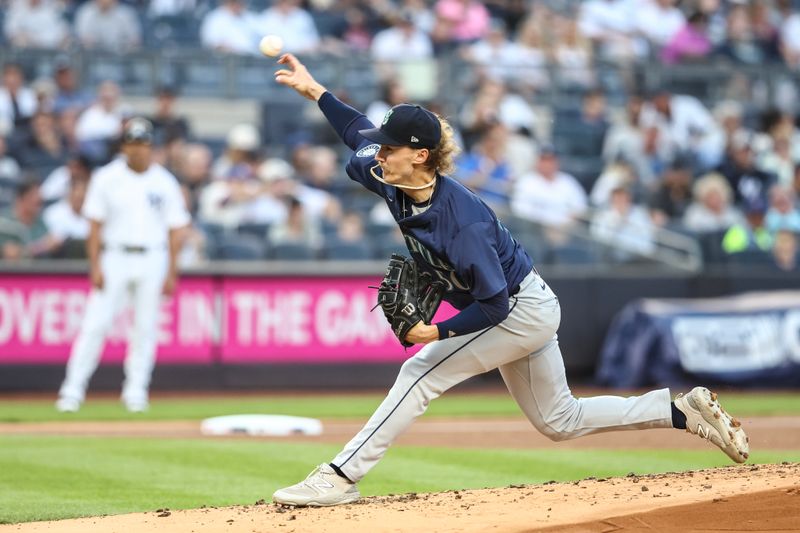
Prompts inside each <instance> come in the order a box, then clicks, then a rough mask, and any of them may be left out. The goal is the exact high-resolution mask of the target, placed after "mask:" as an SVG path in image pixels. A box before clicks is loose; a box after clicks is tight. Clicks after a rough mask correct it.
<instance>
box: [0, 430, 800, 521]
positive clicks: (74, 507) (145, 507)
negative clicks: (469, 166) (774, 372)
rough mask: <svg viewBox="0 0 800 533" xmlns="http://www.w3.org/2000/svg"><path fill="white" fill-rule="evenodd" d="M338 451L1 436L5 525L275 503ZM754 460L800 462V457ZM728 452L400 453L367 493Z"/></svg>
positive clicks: (500, 482) (667, 463)
mask: <svg viewBox="0 0 800 533" xmlns="http://www.w3.org/2000/svg"><path fill="white" fill-rule="evenodd" d="M338 450H339V447H338V446H333V445H320V444H296V443H294V444H290V443H275V442H264V441H261V442H255V441H245V440H239V439H236V440H211V439H209V440H200V439H191V440H181V439H149V438H136V439H122V438H93V437H49V436H36V437H31V436H11V435H6V436H0V523H16V522H25V521H34V520H52V519H61V518H71V517H79V516H97V515H103V514H118V513H128V512H141V511H154V510H156V509H159V508H165V507H166V508H170V509H185V508H197V507H200V506H203V505H206V506H222V505H232V504H253V503H255V502H256V501H257V500H259V499H262V498H263V499H265V500H267V501H269V499H270V496H271V495H272V492H273V491H274V490H275V489H277V488H279V487H281V486H285V485H288V484H291V483H295V482H297V481H299V480H300V479H302V478H303V477H305V475H306V474H307V473H308V472H309V471H310V470H311V468H313V466H314V465H315V464H319V463H321V462H324V461H326V460H329V459H330V457H331V456H333V455H334V454H335V453H336V452H337V451H338ZM752 460H753V462H780V461H800V451H792V452H778V451H766V452H757V453H754V454H753V456H752ZM728 464H730V462H729V461H728V460H727V459H726V458H725V457H724V456H723V455H722V454H720V453H719V452H718V451H716V450H709V451H702V452H699V451H686V450H674V451H672V450H670V451H666V450H652V451H650V450H549V451H548V450H501V449H498V450H476V449H451V448H422V447H396V448H392V450H391V451H390V453H389V454H387V456H386V458H385V459H384V460H383V461H381V463H380V464H379V465H378V466H377V467H376V468H375V469H374V470H373V471H372V472H371V473H370V475H369V476H368V477H367V478H366V479H365V480H364V481H363V482H362V483H361V484H360V485H359V487H360V489H361V491H362V493H363V494H365V495H375V494H388V493H403V492H430V491H440V490H448V489H465V488H480V487H496V486H506V485H509V484H526V483H539V482H544V481H548V480H558V481H568V480H575V479H580V478H584V477H587V476H597V477H606V476H620V475H625V474H627V473H628V472H631V471H634V472H636V473H638V474H644V473H654V472H665V471H680V470H688V469H695V468H706V467H714V466H722V465H728Z"/></svg>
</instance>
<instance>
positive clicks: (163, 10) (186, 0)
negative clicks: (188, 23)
mask: <svg viewBox="0 0 800 533" xmlns="http://www.w3.org/2000/svg"><path fill="white" fill-rule="evenodd" d="M148 4H149V5H148V6H147V15H148V16H150V17H152V18H158V17H170V16H176V15H189V16H191V14H192V12H193V11H194V10H195V8H196V6H197V1H196V0H150V2H148Z"/></svg>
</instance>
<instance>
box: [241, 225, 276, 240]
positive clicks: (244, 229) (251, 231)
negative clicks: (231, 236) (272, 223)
mask: <svg viewBox="0 0 800 533" xmlns="http://www.w3.org/2000/svg"><path fill="white" fill-rule="evenodd" d="M267 232H269V224H260V223H247V224H239V225H238V226H237V227H236V233H239V234H240V235H252V236H253V237H257V238H259V239H266V238H267Z"/></svg>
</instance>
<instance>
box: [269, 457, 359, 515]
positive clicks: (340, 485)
mask: <svg viewBox="0 0 800 533" xmlns="http://www.w3.org/2000/svg"><path fill="white" fill-rule="evenodd" d="M359 498H361V494H360V493H359V492H358V487H356V484H355V483H352V482H351V481H350V480H348V479H345V478H343V477H342V476H340V475H339V474H337V473H336V471H335V470H334V469H333V468H331V465H329V464H321V465H319V466H318V467H317V468H315V469H314V471H313V472H311V473H310V474H309V475H308V477H307V478H305V479H304V480H303V481H301V482H300V483H298V484H296V485H292V486H291V487H286V488H283V489H280V490H277V491H275V494H273V495H272V501H274V502H275V503H279V504H282V505H294V506H297V507H327V506H329V505H341V504H344V503H352V502H354V501H356V500H358V499H359Z"/></svg>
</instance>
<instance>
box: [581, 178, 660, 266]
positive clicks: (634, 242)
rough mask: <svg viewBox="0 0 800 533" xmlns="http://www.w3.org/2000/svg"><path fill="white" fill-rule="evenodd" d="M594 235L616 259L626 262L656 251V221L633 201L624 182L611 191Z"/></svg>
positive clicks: (596, 218) (595, 220) (595, 223)
mask: <svg viewBox="0 0 800 533" xmlns="http://www.w3.org/2000/svg"><path fill="white" fill-rule="evenodd" d="M590 231H591V233H592V236H593V237H594V238H595V239H597V240H598V241H600V242H602V243H604V244H606V245H608V246H609V254H608V255H609V256H610V258H611V259H612V260H615V261H619V262H625V261H629V260H631V259H635V258H636V257H637V256H642V255H644V256H646V255H648V254H650V253H652V252H653V250H654V248H655V245H654V243H653V231H654V227H653V223H652V222H651V220H650V216H649V215H648V213H647V210H646V209H644V208H643V207H641V206H638V205H635V204H634V203H633V197H632V195H631V191H630V190H629V189H628V188H627V187H626V186H625V185H623V184H620V185H618V186H617V187H615V188H614V189H613V190H612V191H611V197H610V202H609V204H608V206H607V207H605V208H604V209H602V210H600V211H598V212H596V213H595V215H594V216H593V217H592V224H591V229H590Z"/></svg>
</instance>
